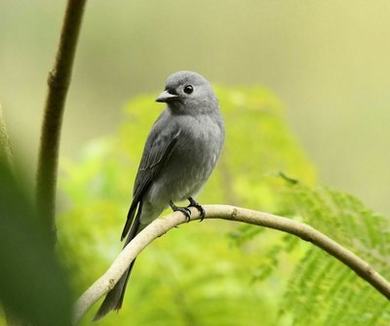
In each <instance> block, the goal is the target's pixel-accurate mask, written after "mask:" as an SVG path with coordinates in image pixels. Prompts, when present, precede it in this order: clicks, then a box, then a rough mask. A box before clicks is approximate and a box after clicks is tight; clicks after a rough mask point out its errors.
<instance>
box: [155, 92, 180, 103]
mask: <svg viewBox="0 0 390 326" xmlns="http://www.w3.org/2000/svg"><path fill="white" fill-rule="evenodd" d="M178 97H179V95H176V94H171V93H169V92H168V91H163V92H162V93H161V94H160V95H159V96H158V97H157V98H156V102H162V103H168V102H172V101H174V100H175V99H177V98H178Z"/></svg>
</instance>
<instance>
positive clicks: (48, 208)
mask: <svg viewBox="0 0 390 326" xmlns="http://www.w3.org/2000/svg"><path fill="white" fill-rule="evenodd" d="M85 2H86V0H68V5H67V8H66V12H65V17H64V21H63V25H62V31H61V38H60V43H59V45H58V50H57V55H56V60H55V63H54V67H53V69H52V70H51V71H50V73H49V78H48V85H49V89H48V93H47V97H46V104H45V115H44V119H43V124H42V131H41V143H40V149H39V159H38V173H37V204H38V208H39V210H40V212H41V214H40V215H41V216H42V218H44V219H45V223H46V224H47V225H48V227H49V228H50V230H53V232H55V223H54V210H55V197H56V185H57V165H58V164H57V162H58V152H59V145H60V134H61V124H62V116H63V113H64V106H65V99H66V94H67V92H68V88H69V84H70V79H71V73H72V66H73V59H74V56H75V52H76V45H77V40H78V35H79V31H80V26H81V21H82V17H83V12H84V6H85ZM54 238H55V237H54Z"/></svg>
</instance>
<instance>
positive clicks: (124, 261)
mask: <svg viewBox="0 0 390 326" xmlns="http://www.w3.org/2000/svg"><path fill="white" fill-rule="evenodd" d="M203 208H204V209H205V211H206V218H218V219H224V220H230V221H237V222H243V223H248V224H254V225H259V226H264V227H267V228H271V229H275V230H280V231H283V232H286V233H290V234H293V235H295V236H297V237H299V238H301V239H302V240H305V241H309V242H311V243H313V244H314V245H316V246H317V247H319V248H321V249H323V250H324V251H326V252H327V253H329V254H330V255H331V256H333V257H335V258H337V259H338V260H340V261H341V262H342V263H344V264H345V265H346V266H348V267H349V268H350V269H352V270H353V271H355V273H356V274H357V275H358V276H360V277H361V278H362V279H364V280H365V281H366V282H368V283H369V284H371V286H373V287H374V288H375V289H377V290H378V292H380V293H382V294H383V295H384V296H385V297H386V298H388V299H390V283H389V282H388V281H387V280H386V279H385V278H383V277H382V276H381V275H380V274H378V273H377V272H376V271H375V270H374V269H373V268H372V267H371V266H370V265H369V264H368V263H367V262H366V261H364V260H363V259H361V258H359V257H358V256H356V255H355V254H354V253H352V252H351V251H350V250H348V249H346V248H344V247H343V246H341V245H340V244H338V243H337V242H335V241H334V240H332V239H331V238H329V237H328V236H326V235H325V234H323V233H321V232H319V231H317V230H316V229H314V228H313V227H311V226H309V225H307V224H304V223H300V222H297V221H294V220H292V219H289V218H286V217H281V216H276V215H272V214H268V213H262V212H258V211H254V210H250V209H245V208H239V207H234V206H228V205H207V206H203ZM191 210H192V217H191V220H196V219H199V212H198V211H197V210H195V209H191ZM184 222H185V218H184V216H183V214H182V213H179V212H176V213H173V214H171V215H169V216H168V217H166V218H158V219H156V220H155V221H153V222H152V223H151V224H150V225H148V226H147V227H146V228H145V229H144V230H143V231H142V232H140V233H139V234H138V235H137V236H136V237H135V238H134V239H133V240H132V241H131V242H130V243H129V244H128V245H127V246H126V247H125V248H124V249H123V250H122V252H121V253H120V254H119V255H118V256H117V258H116V259H115V260H114V262H113V263H112V265H111V266H110V268H109V269H108V270H107V271H106V272H105V273H104V274H103V276H101V277H100V278H99V279H98V280H97V281H96V282H95V283H93V284H92V285H91V286H90V287H89V289H88V290H86V291H85V292H84V293H83V294H82V295H81V297H80V298H79V299H78V301H77V302H76V305H75V309H74V321H75V323H77V322H78V321H79V320H80V319H81V318H82V316H83V315H84V314H85V313H86V311H87V310H88V309H89V308H90V307H91V306H92V305H93V304H94V303H95V302H96V301H97V300H99V298H101V297H102V296H103V295H104V294H106V293H107V292H108V291H109V290H110V289H112V288H113V287H114V285H115V283H116V282H117V281H118V280H119V278H120V277H121V276H122V274H123V273H124V271H125V270H126V269H127V268H128V266H129V265H130V263H131V261H132V260H133V259H134V258H135V257H136V256H137V255H138V254H139V253H140V252H141V251H142V250H143V249H144V248H145V247H146V246H148V245H149V244H150V243H151V242H152V241H153V240H154V239H156V238H158V237H160V236H161V235H163V234H164V233H166V232H167V231H169V230H170V229H172V228H173V227H175V226H177V225H179V224H182V223H184Z"/></svg>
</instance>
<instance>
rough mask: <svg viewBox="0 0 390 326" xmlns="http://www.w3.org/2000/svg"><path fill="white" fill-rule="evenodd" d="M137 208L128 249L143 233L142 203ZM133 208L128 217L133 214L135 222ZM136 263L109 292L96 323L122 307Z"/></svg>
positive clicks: (95, 318) (130, 228) (128, 239)
mask: <svg viewBox="0 0 390 326" xmlns="http://www.w3.org/2000/svg"><path fill="white" fill-rule="evenodd" d="M137 206H138V209H137V210H136V211H137V214H136V216H135V219H134V222H133V223H131V227H130V225H129V226H128V227H127V229H128V230H129V232H128V233H129V235H128V237H127V239H126V242H125V245H124V247H126V245H127V244H128V243H129V242H130V241H131V240H133V238H134V237H135V236H136V235H137V234H138V233H139V232H141V230H142V229H143V228H142V226H141V223H140V222H141V221H140V217H141V213H142V201H141V202H139V205H138V203H137V205H136V206H135V207H137ZM132 207H133V204H132V205H131V207H130V211H129V215H128V216H130V215H131V214H132V217H131V220H133V217H134V213H135V211H134V212H131V210H132ZM128 222H129V219H128V220H127V221H126V226H127V224H128ZM126 226H125V229H124V230H123V231H125V230H126ZM126 233H127V232H126ZM126 233H125V236H126ZM134 263H135V259H134V260H133V261H132V262H131V264H130V266H129V268H128V269H127V270H126V271H125V272H124V273H123V275H122V276H121V278H120V279H119V281H118V282H117V283H116V284H115V286H114V287H113V288H112V290H110V292H108V294H107V295H106V297H105V299H104V301H103V303H102V304H101V306H100V308H99V310H98V311H97V313H96V315H95V317H94V318H93V320H94V321H97V320H99V319H101V318H103V317H104V316H105V315H106V314H107V313H109V312H110V311H111V310H119V309H120V308H121V307H122V303H123V298H124V295H125V291H126V285H127V281H128V280H129V276H130V273H131V270H132V268H133V266H134Z"/></svg>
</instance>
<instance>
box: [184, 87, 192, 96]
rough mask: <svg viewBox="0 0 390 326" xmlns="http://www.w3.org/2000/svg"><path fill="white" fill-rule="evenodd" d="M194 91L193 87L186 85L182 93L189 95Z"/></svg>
mask: <svg viewBox="0 0 390 326" xmlns="http://www.w3.org/2000/svg"><path fill="white" fill-rule="evenodd" d="M193 91H194V87H192V85H187V86H185V87H184V93H186V94H191V93H192V92H193Z"/></svg>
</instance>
